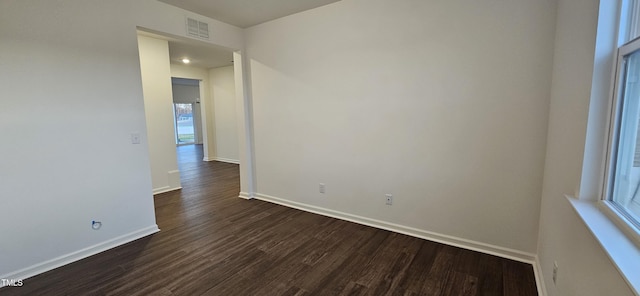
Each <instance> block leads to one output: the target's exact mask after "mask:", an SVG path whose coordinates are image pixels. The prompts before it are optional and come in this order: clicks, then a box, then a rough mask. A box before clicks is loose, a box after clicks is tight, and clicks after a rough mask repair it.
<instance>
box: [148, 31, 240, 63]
mask: <svg viewBox="0 0 640 296" xmlns="http://www.w3.org/2000/svg"><path fill="white" fill-rule="evenodd" d="M138 34H140V35H143V36H149V37H153V38H157V39H162V40H168V41H169V59H170V60H171V63H172V64H182V59H183V58H188V59H189V60H190V61H191V62H190V63H189V66H191V67H196V68H204V69H209V68H218V67H224V66H230V65H233V52H232V51H231V50H229V49H225V48H223V47H219V46H215V45H213V44H209V43H205V42H200V41H197V40H190V39H177V38H172V37H167V36H164V35H159V34H154V33H150V32H145V31H141V30H138Z"/></svg>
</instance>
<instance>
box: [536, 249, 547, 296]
mask: <svg viewBox="0 0 640 296" xmlns="http://www.w3.org/2000/svg"><path fill="white" fill-rule="evenodd" d="M533 275H534V276H535V277H536V287H537V288H538V295H540V296H547V286H546V285H545V284H544V275H543V274H542V267H541V266H540V260H539V258H538V256H536V260H535V261H534V262H533Z"/></svg>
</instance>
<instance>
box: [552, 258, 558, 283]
mask: <svg viewBox="0 0 640 296" xmlns="http://www.w3.org/2000/svg"><path fill="white" fill-rule="evenodd" d="M552 278H553V284H554V285H555V284H556V280H557V279H558V262H557V261H553V277H552Z"/></svg>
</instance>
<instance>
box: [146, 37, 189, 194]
mask: <svg viewBox="0 0 640 296" xmlns="http://www.w3.org/2000/svg"><path fill="white" fill-rule="evenodd" d="M138 50H139V52H140V69H141V75H142V92H143V95H144V109H145V116H146V120H147V139H148V142H149V157H150V159H151V183H152V185H153V192H154V193H161V192H167V191H170V190H176V189H180V188H182V187H181V186H180V170H179V169H178V159H177V155H176V136H175V124H174V122H173V99H172V97H173V94H172V91H171V69H170V67H169V43H168V42H167V41H166V40H160V39H155V38H151V37H147V36H142V35H139V36H138Z"/></svg>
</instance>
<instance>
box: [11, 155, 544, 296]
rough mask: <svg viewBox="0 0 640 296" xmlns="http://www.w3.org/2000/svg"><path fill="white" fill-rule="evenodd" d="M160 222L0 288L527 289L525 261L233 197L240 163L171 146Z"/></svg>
mask: <svg viewBox="0 0 640 296" xmlns="http://www.w3.org/2000/svg"><path fill="white" fill-rule="evenodd" d="M178 151H179V160H180V170H181V174H182V185H183V189H182V190H180V191H174V192H169V193H165V194H160V195H157V196H156V197H155V207H156V216H157V221H158V225H159V227H160V229H161V231H160V232H159V233H157V234H154V235H152V236H149V237H145V238H142V239H139V240H136V241H134V242H131V243H128V244H126V245H123V246H120V247H117V248H115V249H111V250H109V251H106V252H103V253H100V254H97V255H94V256H91V257H89V258H86V259H84V260H81V261H78V262H74V263H72V264H69V265H66V266H63V267H61V268H58V269H55V270H52V271H49V272H46V273H44V274H41V275H38V276H36V277H33V278H30V279H27V280H25V281H24V286H22V287H6V288H3V289H0V295H161V296H162V295H508V296H517V295H537V292H536V286H535V282H534V276H533V269H532V266H531V265H528V264H524V263H519V262H515V261H512V260H507V259H503V258H499V257H495V256H491V255H486V254H481V253H478V252H473V251H469V250H464V249H459V248H455V247H450V246H446V245H442V244H438V243H434V242H430V241H426V240H422V239H418V238H414V237H410V236H406V235H402V234H397V233H393V232H389V231H385V230H379V229H375V228H372V227H367V226H363V225H359V224H355V223H351V222H346V221H342V220H338V219H333V218H328V217H324V216H320V215H316V214H312V213H307V212H303V211H299V210H295V209H290V208H286V207H283V206H279V205H275V204H271V203H267V202H263V201H259V200H243V199H240V198H238V197H237V196H238V192H239V177H238V166H237V165H234V164H227V163H221V162H202V161H201V159H202V147H201V146H182V147H179V149H178Z"/></svg>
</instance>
